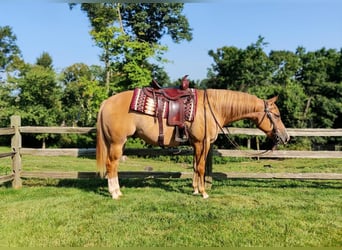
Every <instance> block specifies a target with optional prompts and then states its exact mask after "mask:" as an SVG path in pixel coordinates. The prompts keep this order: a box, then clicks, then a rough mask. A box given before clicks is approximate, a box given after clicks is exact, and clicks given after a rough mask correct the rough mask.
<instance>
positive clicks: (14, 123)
mask: <svg viewBox="0 0 342 250" xmlns="http://www.w3.org/2000/svg"><path fill="white" fill-rule="evenodd" d="M95 132H96V128H94V127H32V126H21V119H20V116H11V124H10V127H8V128H0V136H1V135H11V136H12V139H11V150H12V151H11V152H8V153H1V154H0V158H2V157H12V173H11V174H8V175H4V176H0V184H1V183H4V182H8V181H12V186H13V187H14V188H20V187H21V186H22V180H21V178H22V177H27V178H30V177H37V178H73V179H74V178H94V177H96V176H97V174H96V172H29V171H26V172H25V171H23V170H22V164H21V162H22V155H41V156H61V155H63V156H66V155H67V156H75V157H78V156H91V155H94V154H95V148H92V149H77V148H73V149H33V148H22V137H21V134H25V133H35V134H41V133H44V134H46V133H51V134H63V133H77V134H87V133H95ZM229 133H230V134H244V135H251V136H259V135H264V134H263V132H261V131H260V130H258V129H248V128H229ZM288 133H289V134H290V136H292V137H296V136H334V137H339V136H342V129H295V128H289V129H288ZM257 153H260V151H258V150H223V149H213V150H211V151H210V158H211V157H212V155H219V156H230V157H251V155H255V154H257ZM124 154H125V155H140V156H144V155H175V154H177V155H191V154H192V149H182V150H181V151H179V150H178V149H126V150H125V151H124ZM258 157H260V158H342V151H294V150H277V151H272V152H268V153H267V154H262V155H258ZM210 158H209V159H210ZM207 163H208V164H207V166H206V173H207V175H208V176H209V182H211V178H221V179H222V178H239V179H241V178H256V179H265V178H267V179H268V178H273V179H325V180H342V174H338V173H296V174H294V173H215V172H214V173H213V172H212V160H208V161H207ZM130 177H132V178H133V177H135V178H136V177H142V178H144V177H155V178H159V177H166V178H191V177H192V173H184V172H147V171H146V172H142V171H127V172H120V178H130ZM209 182H208V183H209ZM209 185H210V183H209Z"/></svg>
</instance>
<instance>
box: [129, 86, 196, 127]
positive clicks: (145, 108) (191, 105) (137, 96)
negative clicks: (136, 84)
mask: <svg viewBox="0 0 342 250" xmlns="http://www.w3.org/2000/svg"><path fill="white" fill-rule="evenodd" d="M189 90H190V91H191V93H193V95H192V96H187V97H183V98H182V99H183V100H184V119H185V120H186V121H189V122H191V121H193V120H194V118H195V115H196V105H197V92H196V89H189ZM157 98H163V101H162V103H163V109H162V110H163V118H167V117H168V115H169V101H171V100H168V99H167V98H165V97H159V96H158V95H156V96H155V97H153V96H152V97H151V96H148V95H147V94H146V93H145V91H144V88H142V89H141V88H136V89H134V92H133V97H132V100H131V104H130V109H131V110H133V111H137V112H140V113H143V114H147V115H151V116H155V117H156V116H158V113H157V112H158V99H157Z"/></svg>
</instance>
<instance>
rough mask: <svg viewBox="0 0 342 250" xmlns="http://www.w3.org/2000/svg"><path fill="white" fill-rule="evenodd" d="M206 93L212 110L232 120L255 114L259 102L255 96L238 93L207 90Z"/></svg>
mask: <svg viewBox="0 0 342 250" xmlns="http://www.w3.org/2000/svg"><path fill="white" fill-rule="evenodd" d="M207 91H208V96H209V101H210V103H211V105H212V106H213V107H214V109H215V110H217V112H218V113H220V114H222V116H223V117H231V118H232V120H235V119H240V118H241V117H243V116H245V115H246V114H249V113H253V112H256V111H257V108H258V101H260V99H259V98H258V97H256V96H255V95H251V94H248V93H244V92H239V91H232V90H224V89H208V90H207Z"/></svg>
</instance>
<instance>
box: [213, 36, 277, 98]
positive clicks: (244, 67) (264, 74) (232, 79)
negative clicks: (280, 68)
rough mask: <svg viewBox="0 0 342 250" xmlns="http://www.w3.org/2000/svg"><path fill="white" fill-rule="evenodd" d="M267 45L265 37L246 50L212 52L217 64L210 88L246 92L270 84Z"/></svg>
mask: <svg viewBox="0 0 342 250" xmlns="http://www.w3.org/2000/svg"><path fill="white" fill-rule="evenodd" d="M266 45H267V43H266V42H264V38H263V37H260V36H259V37H258V40H257V42H256V43H252V44H251V45H249V46H247V48H246V49H238V48H236V47H222V48H220V49H217V50H216V53H215V52H214V51H213V50H210V51H209V52H208V53H209V56H211V57H213V59H214V62H215V64H214V65H212V69H210V71H209V74H208V75H209V80H208V82H207V85H208V87H211V88H224V89H233V90H239V91H246V90H247V89H248V88H249V87H250V86H253V85H265V84H269V80H270V77H271V74H270V70H269V67H270V65H269V59H268V56H267V55H266V53H265V52H264V51H263V48H264V47H265V46H266Z"/></svg>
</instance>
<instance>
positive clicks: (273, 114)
mask: <svg viewBox="0 0 342 250" xmlns="http://www.w3.org/2000/svg"><path fill="white" fill-rule="evenodd" d="M277 99H278V96H275V97H273V98H271V99H269V100H266V101H264V110H263V112H259V115H258V116H257V119H256V124H257V126H258V128H259V129H261V130H262V131H264V132H265V134H266V135H267V137H269V138H272V140H273V143H274V146H273V148H274V147H275V146H277V145H279V144H286V143H287V142H288V141H289V140H290V136H289V134H288V133H287V131H286V128H285V126H284V124H283V122H282V121H281V118H280V112H279V109H278V107H277V105H276V104H275V102H276V101H277Z"/></svg>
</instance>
